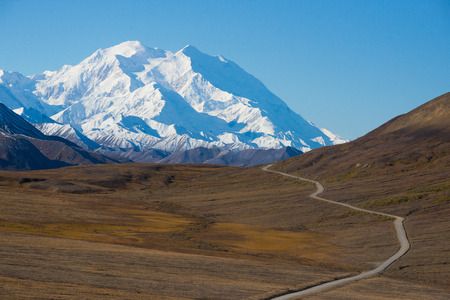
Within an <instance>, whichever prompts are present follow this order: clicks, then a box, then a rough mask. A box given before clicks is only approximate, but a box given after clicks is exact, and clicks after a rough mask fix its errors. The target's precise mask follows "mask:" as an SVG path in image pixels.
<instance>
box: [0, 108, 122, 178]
mask: <svg viewBox="0 0 450 300" xmlns="http://www.w3.org/2000/svg"><path fill="white" fill-rule="evenodd" d="M0 142H1V143H0V167H1V168H2V169H18V170H22V169H46V168H56V167H62V166H69V165H74V164H91V163H103V162H113V160H111V159H109V158H107V157H105V156H103V155H100V154H95V153H91V152H88V151H86V150H84V149H82V148H80V147H78V146H77V145H75V144H73V143H72V142H69V141H67V140H65V139H63V138H60V137H56V136H47V135H45V134H43V133H42V132H40V131H39V130H37V129H36V128H35V127H34V126H33V125H31V124H30V123H28V122H27V121H25V120H24V119H23V118H22V117H20V116H18V115H17V114H15V113H14V112H13V111H11V110H10V109H8V108H7V107H6V106H5V105H4V104H2V103H0Z"/></svg>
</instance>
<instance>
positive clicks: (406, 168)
mask: <svg viewBox="0 0 450 300" xmlns="http://www.w3.org/2000/svg"><path fill="white" fill-rule="evenodd" d="M275 168H277V169H280V170H283V171H286V172H290V173H297V174H301V175H302V176H304V177H308V178H313V179H317V180H319V181H321V182H322V183H323V184H324V186H325V189H326V192H325V194H326V195H325V197H326V198H330V199H334V200H339V201H343V202H348V203H351V204H354V205H357V206H359V207H364V208H372V209H376V210H378V211H384V212H387V213H394V214H396V215H401V216H403V217H405V219H406V221H405V225H406V230H407V232H408V235H409V238H410V240H411V245H412V246H411V250H410V251H409V252H408V253H407V254H406V256H404V257H403V258H401V260H400V262H399V263H396V264H394V265H393V266H392V267H391V268H390V269H389V271H388V273H387V274H388V276H390V277H396V278H398V279H402V280H404V279H408V280H411V281H416V282H417V283H421V284H425V283H426V284H430V285H436V286H441V287H444V288H448V286H450V281H449V278H450V269H449V268H448V265H449V264H450V257H449V256H448V255H447V253H448V252H449V251H450V245H449V243H448V240H449V239H450V221H449V218H448V216H449V214H450V179H449V178H450V93H446V94H444V95H442V96H440V97H437V98H435V99H433V100H431V101H429V102H427V103H425V104H424V105H422V106H420V107H418V108H416V109H414V110H412V111H411V112H409V113H407V114H404V115H401V116H398V117H396V118H394V119H392V120H391V121H389V122H387V123H385V124H384V125H382V126H380V127H379V128H377V129H375V130H373V131H372V132H370V133H369V134H367V135H365V136H363V137H361V138H359V139H357V140H355V141H353V142H350V143H347V144H344V145H337V146H332V147H324V148H321V149H317V150H314V151H311V152H309V153H306V154H304V155H302V156H300V157H298V158H293V159H289V160H287V161H284V162H281V163H279V164H277V165H276V166H275ZM333 295H334V294H331V295H330V297H331V298H333Z"/></svg>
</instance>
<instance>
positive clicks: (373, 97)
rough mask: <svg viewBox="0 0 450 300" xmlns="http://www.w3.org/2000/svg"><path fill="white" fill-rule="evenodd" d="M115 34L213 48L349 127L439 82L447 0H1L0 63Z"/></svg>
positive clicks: (329, 121) (449, 28)
mask: <svg viewBox="0 0 450 300" xmlns="http://www.w3.org/2000/svg"><path fill="white" fill-rule="evenodd" d="M125 40H140V41H142V42H143V43H144V44H146V45H148V46H153V47H159V48H163V49H168V50H178V49H179V48H181V47H183V46H184V45H186V44H192V45H195V46H196V47H197V48H199V49H201V50H202V51H204V52H206V53H209V54H222V55H224V56H225V57H227V58H229V59H232V60H234V61H235V62H237V63H238V64H239V65H241V66H242V67H243V68H244V69H246V70H247V71H249V72H250V73H252V74H253V75H255V76H256V77H258V78H259V79H261V80H262V81H263V82H264V83H265V84H266V85H267V86H268V87H269V88H270V89H271V90H272V91H273V92H275V94H277V95H279V96H280V97H281V98H283V99H284V100H285V101H286V102H287V103H288V104H289V105H290V106H291V108H293V109H294V110H295V111H297V112H299V113H300V114H301V115H303V116H304V117H305V118H307V119H309V120H311V121H313V122H314V123H316V124H317V125H319V126H322V127H327V128H329V129H331V130H332V131H335V132H336V133H338V134H340V135H342V136H344V137H347V138H355V137H357V136H360V135H362V134H364V133H366V132H367V131H369V130H371V129H373V128H375V127H377V126H378V125H379V124H381V123H383V122H385V121H386V120H388V119H390V118H391V117H393V116H395V115H397V114H400V113H403V112H406V111H408V110H410V109H412V108H414V107H415V106H417V105H419V104H421V103H423V102H425V101H426V100H428V99H431V98H433V97H435V96H438V95H440V94H442V93H444V92H447V91H449V90H450V1H448V0H447V1H439V0H436V1H433V0H420V1H415V0H407V1H400V0H398V1H395V0H387V1H381V0H377V1H365V0H360V1H349V0H348V1H344V0H342V1H334V0H331V1H318V0H311V1H300V0H292V1H287V0H285V1H283V0H273V1H263V0H258V1H256V0H255V1H250V0H247V1H245V0H222V1H218V0H210V1H206V0H198V1H189V0H180V1H167V0H165V1H162V0H161V1H149V0H147V1H112V0H108V1H107V0H105V1H95V0H86V1H57V0H54V1H46V0H39V1H34V0H30V1H24V0H23V1H21V0H14V1H12V0H11V1H9V0H0V68H3V69H6V70H10V71H13V70H14V71H19V72H22V73H25V74H32V73H38V72H41V71H43V70H46V69H50V70H53V69H57V68H59V67H61V66H62V65H63V64H75V63H77V62H79V61H81V60H82V59H83V58H84V57H86V56H87V55H89V54H90V53H92V52H93V51H94V50H95V49H97V48H104V47H108V46H111V45H114V44H116V43H119V42H122V41H125Z"/></svg>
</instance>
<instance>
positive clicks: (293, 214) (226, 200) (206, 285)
mask: <svg viewBox="0 0 450 300" xmlns="http://www.w3.org/2000/svg"><path fill="white" fill-rule="evenodd" d="M311 188H312V187H311V186H310V185H308V184H302V183H300V182H298V181H295V180H290V179H288V178H284V177H282V176H277V175H273V174H268V173H265V172H262V171H261V170H260V169H233V168H216V167H205V166H202V167H196V166H155V165H133V164H130V165H103V166H90V167H71V168H66V169H60V170H48V171H35V172H2V173H0V199H1V201H0V286H1V288H0V296H1V295H3V296H8V297H7V298H11V299H14V298H17V299H23V298H33V297H35V296H36V295H42V297H43V298H58V299H77V298H79V299H83V298H86V297H87V298H90V299H93V298H102V299H103V298H106V299H108V298H111V299H124V298H127V299H132V298H136V299H146V298H147V299H175V298H176V299H183V298H186V299H194V298H195V299H202V298H204V299H259V298H263V297H266V296H267V295H270V294H273V293H277V292H279V291H281V290H286V289H289V288H301V287H302V286H305V285H309V284H310V283H312V282H317V281H321V280H326V279H329V278H334V277H336V276H342V275H344V274H349V273H353V272H356V271H358V270H363V269H366V268H368V267H370V266H371V265H372V264H373V262H374V261H380V260H382V259H383V258H385V257H387V256H389V255H390V253H391V252H392V251H393V250H394V249H395V248H396V243H395V238H394V235H393V232H391V229H392V228H391V224H390V222H389V221H383V220H379V219H377V218H376V217H372V216H367V215H363V216H359V215H351V214H350V215H349V214H348V213H349V211H348V210H347V209H343V208H342V209H341V208H336V207H333V206H330V205H327V204H325V203H319V202H317V201H314V200H311V199H309V198H307V197H306V195H307V194H309V193H310V191H311ZM369 229H375V230H373V231H370V230H369ZM386 233H388V234H386ZM77 249H78V250H77ZM12 254H13V255H12ZM224 264H226V265H227V267H224ZM25 287H30V288H29V289H27V288H25ZM13 296H14V297H13ZM15 296H17V297H15Z"/></svg>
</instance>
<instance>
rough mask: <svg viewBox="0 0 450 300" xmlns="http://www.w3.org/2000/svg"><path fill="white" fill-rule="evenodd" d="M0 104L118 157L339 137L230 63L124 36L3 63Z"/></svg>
mask: <svg viewBox="0 0 450 300" xmlns="http://www.w3.org/2000/svg"><path fill="white" fill-rule="evenodd" d="M0 102H2V103H4V104H5V105H6V106H7V107H9V108H10V109H13V110H14V111H15V112H16V113H17V114H18V115H20V116H22V117H23V118H24V119H25V120H27V121H28V122H30V123H32V124H33V125H34V126H36V127H37V128H38V129H39V130H40V131H42V132H43V133H45V134H47V135H57V136H60V137H63V138H66V139H68V140H70V141H71V142H73V143H75V144H77V145H78V146H80V147H82V148H84V149H89V150H96V151H98V152H104V153H106V154H109V155H110V154H113V155H115V156H120V157H121V158H122V159H131V160H132V158H133V157H140V158H143V157H144V158H145V157H153V154H148V152H152V151H153V152H154V151H157V152H159V153H168V154H172V153H175V152H180V151H186V150H192V149H195V148H199V147H201V148H207V149H213V148H220V149H221V150H222V151H236V150H245V149H285V148H286V147H292V148H296V149H299V150H300V151H301V152H306V151H309V150H311V149H314V148H318V147H321V146H326V145H333V144H338V143H342V142H344V140H343V139H341V138H339V137H338V136H336V135H334V134H333V133H331V132H330V131H328V130H326V129H321V128H319V127H317V126H315V125H314V124H312V123H311V122H308V121H306V120H305V119H303V118H302V117H301V116H300V115H298V114H297V113H295V112H293V111H292V110H291V109H290V108H289V107H288V106H287V105H286V104H285V102H283V101H282V100H281V99H280V98H279V97H277V96H276V95H275V94H273V93H272V92H271V91H270V90H269V89H268V88H267V87H266V86H265V85H264V84H263V83H261V82H260V81H259V80H258V79H256V78H255V77H254V76H252V75H250V74H249V73H248V72H246V71H245V70H243V69H242V68H241V67H239V66H238V65H237V64H236V63H234V62H232V61H231V60H228V59H226V58H224V57H222V56H210V55H207V54H204V53H202V52H201V51H199V50H198V49H196V48H195V47H193V46H186V47H184V48H183V49H181V50H179V51H176V52H171V51H166V50H161V49H157V48H149V47H147V46H144V45H143V44H142V43H140V42H138V41H128V42H124V43H121V44H118V45H116V46H113V47H110V48H106V49H99V50H97V51H95V52H94V53H93V54H92V55H90V56H89V57H87V58H86V59H84V60H83V61H81V62H80V63H79V64H77V65H73V66H69V65H65V66H63V67H62V68H60V69H59V70H57V71H45V72H43V73H42V74H37V75H33V76H24V75H22V74H20V73H16V72H6V71H2V70H0ZM213 151H216V150H213ZM164 157H165V155H163V156H162V157H159V158H164ZM151 161H153V158H152V160H151Z"/></svg>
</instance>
